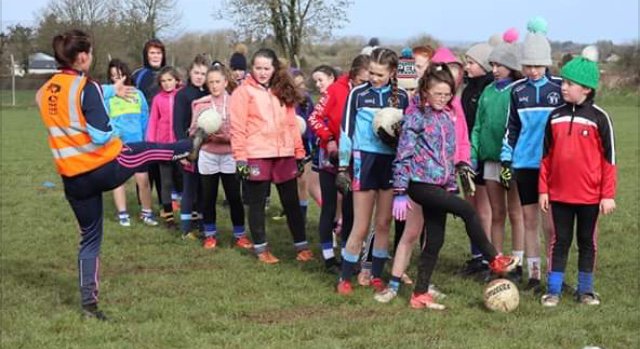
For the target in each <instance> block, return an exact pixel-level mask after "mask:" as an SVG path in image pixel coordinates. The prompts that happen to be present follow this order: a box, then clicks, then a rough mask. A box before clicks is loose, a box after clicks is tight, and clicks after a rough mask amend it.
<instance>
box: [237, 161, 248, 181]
mask: <svg viewBox="0 0 640 349" xmlns="http://www.w3.org/2000/svg"><path fill="white" fill-rule="evenodd" d="M236 174H237V175H238V177H240V179H247V178H249V175H250V174H251V170H250V169H249V165H247V162H246V161H237V162H236Z"/></svg>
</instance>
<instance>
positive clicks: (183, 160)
mask: <svg viewBox="0 0 640 349" xmlns="http://www.w3.org/2000/svg"><path fill="white" fill-rule="evenodd" d="M180 164H181V165H182V166H189V165H191V162H189V160H187V159H182V160H180Z"/></svg>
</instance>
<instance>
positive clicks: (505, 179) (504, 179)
mask: <svg viewBox="0 0 640 349" xmlns="http://www.w3.org/2000/svg"><path fill="white" fill-rule="evenodd" d="M512 178H513V173H512V172H511V162H510V161H504V162H502V169H501V170H500V184H502V186H503V187H504V188H505V189H507V190H509V189H510V188H511V179H512Z"/></svg>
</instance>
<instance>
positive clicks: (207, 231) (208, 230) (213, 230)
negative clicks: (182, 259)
mask: <svg viewBox="0 0 640 349" xmlns="http://www.w3.org/2000/svg"><path fill="white" fill-rule="evenodd" d="M217 232H218V227H216V224H215V223H206V224H205V225H204V236H205V237H210V236H213V237H215V236H216V234H217Z"/></svg>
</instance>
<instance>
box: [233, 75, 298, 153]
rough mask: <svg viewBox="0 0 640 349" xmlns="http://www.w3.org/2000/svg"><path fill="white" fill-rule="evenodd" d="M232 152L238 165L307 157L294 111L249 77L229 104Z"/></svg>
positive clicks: (235, 92)
mask: <svg viewBox="0 0 640 349" xmlns="http://www.w3.org/2000/svg"><path fill="white" fill-rule="evenodd" d="M229 108H230V109H229V112H230V114H231V150H232V153H233V158H234V159H235V160H236V161H246V160H247V159H267V158H277V157H295V158H296V159H302V158H304V156H305V151H304V147H303V146H302V138H301V137H300V128H299V127H298V122H297V120H296V117H295V111H294V108H293V107H288V106H286V105H285V104H283V103H281V102H280V100H279V99H278V97H276V96H275V95H274V94H273V93H272V92H271V90H270V89H268V88H266V87H265V86H262V85H260V84H259V83H258V82H257V81H256V80H255V79H254V78H253V77H252V76H248V77H247V78H246V79H245V80H244V81H243V83H242V85H240V87H238V88H236V89H235V91H233V94H232V95H231V100H230V102H229Z"/></svg>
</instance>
